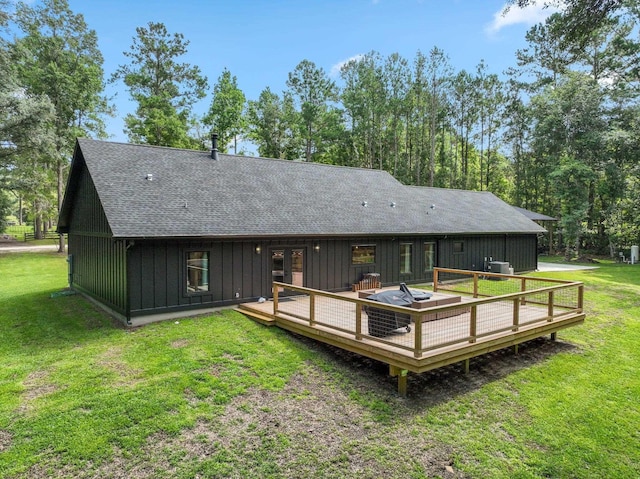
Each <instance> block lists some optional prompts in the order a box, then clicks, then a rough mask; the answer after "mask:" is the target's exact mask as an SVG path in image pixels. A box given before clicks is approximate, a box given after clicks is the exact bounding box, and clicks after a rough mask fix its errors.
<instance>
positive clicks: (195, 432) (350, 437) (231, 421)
mask: <svg viewBox="0 0 640 479" xmlns="http://www.w3.org/2000/svg"><path fill="white" fill-rule="evenodd" d="M293 340H294V341H299V342H302V343H304V346H305V347H308V348H310V349H312V350H314V351H315V352H316V353H317V356H318V361H315V360H314V361H313V362H309V363H307V364H306V365H305V366H304V367H303V368H302V369H301V370H300V371H299V372H298V373H297V374H295V375H294V376H292V377H291V378H290V380H289V381H288V383H287V384H286V386H285V387H284V388H283V389H282V390H279V391H269V390H264V389H257V388H256V389H251V390H248V391H247V392H245V393H244V394H242V395H240V396H237V397H235V398H233V399H232V400H231V402H230V403H228V404H227V405H226V406H225V408H224V411H222V412H221V413H220V414H219V415H217V416H215V417H214V418H213V419H208V420H203V419H201V420H199V421H197V423H196V424H195V426H194V427H192V428H189V429H186V430H183V431H182V432H181V433H179V434H176V435H169V434H166V433H162V432H161V433H157V434H154V435H153V436H151V437H149V438H148V440H147V442H146V444H145V445H144V446H143V447H142V450H136V451H122V450H115V451H114V455H113V457H112V458H110V459H109V460H108V461H105V462H104V463H100V464H89V465H88V466H87V467H85V468H83V469H82V470H81V471H75V472H74V474H73V475H75V476H77V477H78V478H98V477H110V478H132V479H145V478H152V477H172V476H180V477H229V478H244V477H278V478H296V479H298V478H300V479H302V478H316V477H323V478H336V479H337V478H350V477H358V478H380V477H385V478H396V477H397V478H403V477H441V478H444V479H450V478H465V477H467V476H466V475H465V474H464V473H463V472H462V471H460V470H458V469H457V468H456V466H455V463H456V460H460V459H461V458H466V460H468V461H473V460H474V459H473V458H472V457H467V456H468V453H467V452H466V451H464V450H459V449H458V448H456V447H455V446H452V445H449V444H444V443H441V442H439V441H437V440H436V439H434V438H433V436H432V435H431V434H429V432H428V431H427V430H425V429H424V428H421V427H418V426H416V422H415V419H416V418H418V417H424V416H425V415H427V414H429V413H430V410H431V409H432V408H434V407H435V406H437V405H438V404H440V403H445V402H449V401H455V400H456V398H457V397H458V396H461V395H464V394H466V393H467V392H469V391H473V390H477V389H478V388H480V387H482V386H483V385H485V384H487V383H490V382H492V381H495V380H498V379H500V378H504V377H506V376H507V375H509V374H511V373H513V372H516V371H518V370H521V369H523V368H527V367H531V366H533V365H535V364H537V363H540V362H542V361H545V360H546V359H547V358H549V357H550V356H553V355H555V354H558V353H562V352H564V353H567V352H579V349H578V348H576V347H575V346H573V345H571V344H569V343H566V342H563V341H550V340H549V339H547V338H540V339H537V340H534V341H530V342H528V343H525V344H523V345H520V347H519V353H518V354H517V355H516V354H514V350H513V348H509V349H504V350H501V351H496V352H494V353H490V354H487V355H484V356H481V357H478V358H474V359H472V360H471V370H470V373H469V374H464V371H463V367H462V365H452V366H449V367H445V368H441V369H438V370H435V371H432V372H429V373H425V374H422V375H415V374H411V375H410V376H409V396H408V397H407V398H402V397H399V396H398V394H397V392H396V380H395V379H394V378H391V377H389V375H388V366H387V365H385V364H382V363H379V362H377V361H374V360H371V359H368V358H364V357H361V356H358V355H355V354H352V353H349V352H346V351H343V350H340V349H337V348H333V347H330V346H326V345H323V344H320V343H317V342H314V341H312V340H309V339H307V338H302V337H297V336H294V337H293ZM225 359H226V360H230V359H233V360H237V358H230V357H225ZM212 373H214V371H212ZM185 397H186V399H187V401H188V403H189V404H190V406H191V407H194V408H198V407H199V406H201V405H203V403H206V402H207V401H210V400H212V399H210V398H198V397H197V396H196V395H194V394H193V393H192V392H191V391H188V390H187V391H185ZM495 427H496V430H495V434H496V435H500V434H504V431H503V430H502V429H501V428H500V425H499V424H498V425H496V426H495ZM0 440H1V439H0ZM463 460H464V459H463ZM43 471H47V472H48V473H49V475H48V476H46V475H42V472H43ZM67 472H70V471H68V470H66V468H65V467H64V466H61V467H60V469H59V470H55V467H54V470H53V471H52V469H51V468H46V469H45V468H44V466H42V465H40V466H38V467H37V468H33V469H32V470H30V471H29V474H27V475H26V476H24V477H62V475H64V474H66V473H67ZM56 474H57V475H56Z"/></svg>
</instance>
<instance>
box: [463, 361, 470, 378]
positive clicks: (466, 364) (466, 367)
mask: <svg viewBox="0 0 640 479" xmlns="http://www.w3.org/2000/svg"><path fill="white" fill-rule="evenodd" d="M469 362H470V360H469V358H467V359H465V360H464V373H465V374H469Z"/></svg>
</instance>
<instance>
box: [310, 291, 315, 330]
mask: <svg viewBox="0 0 640 479" xmlns="http://www.w3.org/2000/svg"><path fill="white" fill-rule="evenodd" d="M315 324H316V295H315V294H313V293H311V294H310V295H309V325H310V326H314V325H315Z"/></svg>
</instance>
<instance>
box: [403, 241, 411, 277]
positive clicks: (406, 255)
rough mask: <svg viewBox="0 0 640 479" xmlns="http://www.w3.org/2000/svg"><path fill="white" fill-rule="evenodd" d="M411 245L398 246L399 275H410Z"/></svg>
mask: <svg viewBox="0 0 640 479" xmlns="http://www.w3.org/2000/svg"><path fill="white" fill-rule="evenodd" d="M412 247H413V245H412V244H411V243H402V244H400V274H409V273H411V252H412V251H411V250H412Z"/></svg>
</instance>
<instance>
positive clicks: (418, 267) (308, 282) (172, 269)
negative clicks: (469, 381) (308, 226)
mask: <svg viewBox="0 0 640 479" xmlns="http://www.w3.org/2000/svg"><path fill="white" fill-rule="evenodd" d="M427 242H430V243H434V244H435V245H436V265H437V266H443V267H451V268H461V269H473V270H482V269H483V267H484V257H485V256H487V257H489V256H492V257H493V259H494V260H495V261H509V262H510V263H511V264H512V265H513V266H514V268H516V271H518V270H531V269H535V267H536V264H535V261H536V256H535V254H536V253H535V247H536V237H535V235H529V236H527V235H522V237H514V236H505V235H488V236H476V237H474V236H465V237H448V238H442V237H440V238H434V237H418V236H415V237H401V238H384V237H354V238H320V239H311V238H298V239H296V238H282V239H279V240H278V239H269V240H264V239H259V238H256V239H252V240H250V239H246V240H226V241H225V240H197V241H196V240H178V239H174V240H136V242H135V244H134V245H133V246H132V247H130V248H129V251H128V253H127V254H128V269H129V271H128V273H129V276H128V284H129V287H130V291H129V294H130V297H129V300H130V314H131V317H136V316H144V315H148V314H156V313H171V312H177V311H186V310H192V309H199V308H205V307H217V306H226V305H231V304H235V303H239V302H243V301H253V300H256V299H257V298H259V297H266V298H268V297H270V296H271V281H272V276H271V252H272V250H274V249H283V248H290V249H293V248H300V249H302V250H303V251H304V257H305V262H304V285H305V286H307V287H310V288H314V289H321V290H325V291H344V290H347V289H350V288H351V285H352V284H353V283H355V282H357V281H359V280H360V279H362V277H363V275H364V274H366V273H370V272H374V273H379V274H380V278H381V280H382V282H383V284H385V285H391V284H398V283H399V282H401V281H403V282H406V283H409V284H411V283H414V284H415V283H425V282H429V281H431V280H432V273H431V272H425V271H424V269H425V268H424V264H423V245H424V243H427ZM455 242H462V243H463V251H462V252H461V253H453V247H454V243H455ZM403 243H409V244H411V245H412V252H413V255H412V263H411V271H410V272H409V273H407V274H400V245H401V244H403ZM354 245H375V247H376V260H375V263H372V264H365V265H353V264H352V263H351V249H352V246H354ZM257 246H259V247H260V253H257V252H256V247H257ZM189 251H207V252H208V253H209V285H210V286H209V291H207V292H201V293H196V294H194V293H189V292H188V291H187V289H186V255H187V253H188V252H189Z"/></svg>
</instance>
